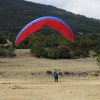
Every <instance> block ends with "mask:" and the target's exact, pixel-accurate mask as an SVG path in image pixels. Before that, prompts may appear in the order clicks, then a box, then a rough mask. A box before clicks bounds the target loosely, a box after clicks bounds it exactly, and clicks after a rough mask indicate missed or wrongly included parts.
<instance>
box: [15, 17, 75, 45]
mask: <svg viewBox="0 0 100 100" xmlns="http://www.w3.org/2000/svg"><path fill="white" fill-rule="evenodd" d="M44 25H46V26H48V27H50V28H52V29H54V30H57V31H58V32H60V33H61V34H62V35H63V36H64V37H65V38H67V39H68V40H70V41H73V40H74V36H73V33H72V32H71V30H70V29H69V28H68V27H67V26H66V25H64V24H63V23H62V22H59V21H56V20H50V19H46V20H40V21H37V22H36V23H33V24H31V25H29V26H28V27H27V28H25V29H24V30H23V31H22V32H21V33H20V35H19V36H18V38H17V40H16V46H18V45H19V44H20V42H22V41H23V40H24V39H25V38H27V37H28V36H29V35H31V34H33V33H35V32H36V31H37V30H39V29H41V28H42V27H43V26H44Z"/></svg>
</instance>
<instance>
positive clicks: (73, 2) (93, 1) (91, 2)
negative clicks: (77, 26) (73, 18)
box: [26, 0, 100, 19]
mask: <svg viewBox="0 0 100 100" xmlns="http://www.w3.org/2000/svg"><path fill="white" fill-rule="evenodd" d="M26 1H31V2H35V3H40V4H45V5H52V6H55V7H57V8H61V9H64V10H66V11H70V12H72V13H74V14H80V15H84V16H86V17H89V18H95V19H100V0H26Z"/></svg>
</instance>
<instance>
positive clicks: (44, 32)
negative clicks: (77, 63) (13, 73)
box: [0, 0, 100, 59]
mask: <svg viewBox="0 0 100 100" xmlns="http://www.w3.org/2000/svg"><path fill="white" fill-rule="evenodd" d="M41 16H56V17H59V18H61V19H62V20H64V21H65V22H67V23H68V24H69V25H70V27H71V28H72V31H73V33H74V36H75V40H74V41H73V42H69V41H68V40H67V39H65V38H64V37H63V36H62V35H61V34H59V33H58V32H57V31H55V30H52V29H50V28H47V27H43V28H42V29H41V30H39V31H37V32H36V33H35V35H31V36H29V37H28V38H27V39H25V40H24V41H23V42H22V43H21V44H20V45H19V46H18V47H15V45H14V41H15V38H16V36H17V34H18V32H19V31H20V30H21V29H22V28H23V27H24V26H25V25H26V24H27V23H29V22H30V21H32V20H34V19H36V18H38V17H41ZM7 39H9V40H10V41H11V42H12V43H13V45H12V47H4V44H6V43H7ZM14 48H19V49H21V48H23V49H24V48H28V49H31V50H30V52H31V53H32V54H34V55H35V56H36V57H38V58H40V57H44V58H51V59H61V58H64V59H71V58H80V57H87V56H88V54H89V51H90V50H93V51H95V52H96V54H97V55H98V54H100V49H99V48H100V20H98V19H93V18H88V17H85V16H82V15H76V14H73V13H71V12H68V11H65V10H63V9H58V8H56V7H53V6H50V5H43V4H37V3H32V2H28V1H25V0H0V56H2V55H4V56H7V55H14V50H15V49H14Z"/></svg>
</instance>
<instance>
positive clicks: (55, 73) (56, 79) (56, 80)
mask: <svg viewBox="0 0 100 100" xmlns="http://www.w3.org/2000/svg"><path fill="white" fill-rule="evenodd" d="M54 79H55V82H58V73H57V72H54Z"/></svg>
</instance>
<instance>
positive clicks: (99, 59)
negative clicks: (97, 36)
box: [97, 54, 100, 62]
mask: <svg viewBox="0 0 100 100" xmlns="http://www.w3.org/2000/svg"><path fill="white" fill-rule="evenodd" d="M97 61H98V62H100V54H99V55H98V56H97Z"/></svg>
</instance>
